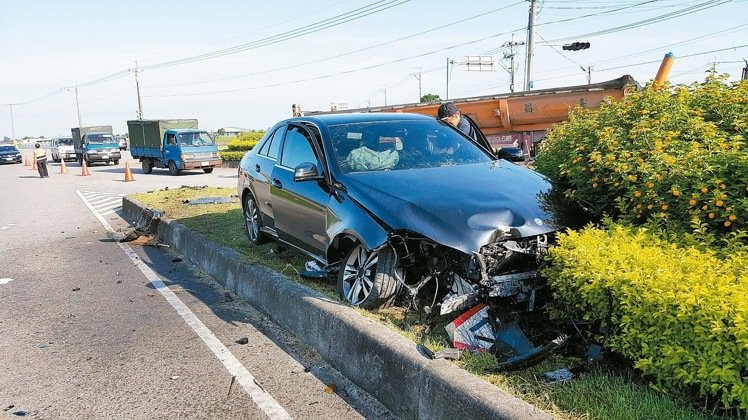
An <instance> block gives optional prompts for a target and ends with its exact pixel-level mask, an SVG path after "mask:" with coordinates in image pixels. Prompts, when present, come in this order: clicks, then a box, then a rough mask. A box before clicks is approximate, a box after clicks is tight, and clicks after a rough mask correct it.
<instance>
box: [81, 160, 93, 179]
mask: <svg viewBox="0 0 748 420" xmlns="http://www.w3.org/2000/svg"><path fill="white" fill-rule="evenodd" d="M89 175H91V172H88V165H86V160H85V159H84V160H83V169H81V176H89Z"/></svg>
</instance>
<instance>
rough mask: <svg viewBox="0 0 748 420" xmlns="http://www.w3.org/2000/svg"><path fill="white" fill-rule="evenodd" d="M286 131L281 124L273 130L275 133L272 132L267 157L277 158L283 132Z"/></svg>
mask: <svg viewBox="0 0 748 420" xmlns="http://www.w3.org/2000/svg"><path fill="white" fill-rule="evenodd" d="M285 133H286V126H285V125H284V126H282V127H280V128H278V129H277V130H275V133H273V138H272V140H271V142H270V150H269V151H268V157H270V158H273V159H278V155H279V154H280V147H281V144H282V143H283V134H285Z"/></svg>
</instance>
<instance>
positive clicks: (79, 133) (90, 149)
mask: <svg viewBox="0 0 748 420" xmlns="http://www.w3.org/2000/svg"><path fill="white" fill-rule="evenodd" d="M70 133H71V134H72V137H73V148H74V149H75V158H76V159H77V160H78V163H79V164H80V165H83V162H84V161H85V162H86V164H87V165H88V166H91V165H92V164H93V163H95V162H104V163H105V164H106V163H109V162H112V163H114V164H115V165H119V160H120V158H121V157H122V156H121V155H120V152H119V144H117V140H116V139H115V138H114V136H113V135H112V126H111V125H97V126H91V127H73V128H71V129H70Z"/></svg>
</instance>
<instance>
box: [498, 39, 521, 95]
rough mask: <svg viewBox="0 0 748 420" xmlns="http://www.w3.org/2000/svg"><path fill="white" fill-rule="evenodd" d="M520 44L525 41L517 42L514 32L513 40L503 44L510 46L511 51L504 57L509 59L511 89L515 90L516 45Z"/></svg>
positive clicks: (503, 45)
mask: <svg viewBox="0 0 748 420" xmlns="http://www.w3.org/2000/svg"><path fill="white" fill-rule="evenodd" d="M519 45H525V43H524V42H522V41H520V42H515V41H514V34H512V40H511V41H509V42H505V43H503V44H501V46H502V47H509V52H505V53H504V59H509V80H510V83H509V90H510V91H511V92H514V80H515V79H514V76H515V73H516V72H517V68H516V65H515V64H514V57H515V56H516V55H517V52H516V47H517V46H519Z"/></svg>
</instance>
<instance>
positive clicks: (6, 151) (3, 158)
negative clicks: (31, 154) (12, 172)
mask: <svg viewBox="0 0 748 420" xmlns="http://www.w3.org/2000/svg"><path fill="white" fill-rule="evenodd" d="M22 161H23V158H22V157H21V152H20V151H19V150H18V148H17V147H16V146H14V145H12V144H0V163H21V162H22Z"/></svg>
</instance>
